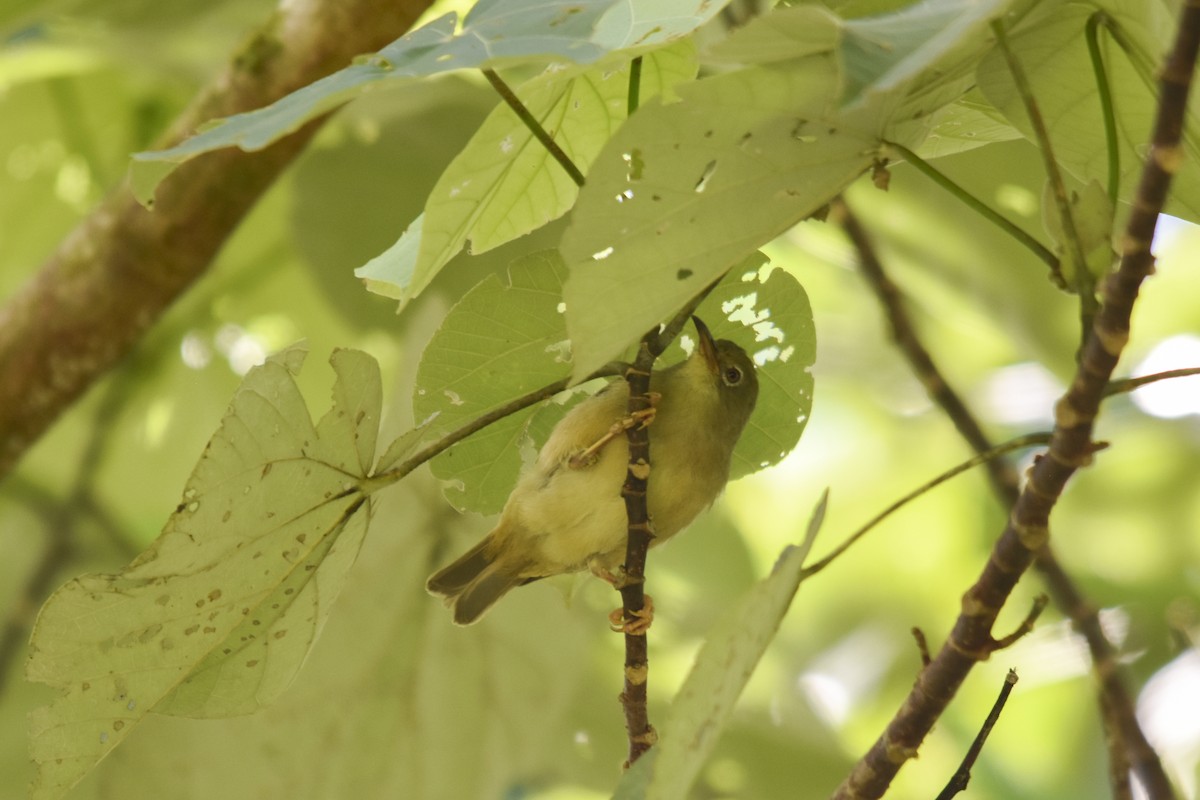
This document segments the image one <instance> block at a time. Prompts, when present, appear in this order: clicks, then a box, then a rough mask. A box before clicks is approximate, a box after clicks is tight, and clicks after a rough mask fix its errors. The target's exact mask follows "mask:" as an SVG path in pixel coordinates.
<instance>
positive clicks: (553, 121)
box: [355, 41, 697, 305]
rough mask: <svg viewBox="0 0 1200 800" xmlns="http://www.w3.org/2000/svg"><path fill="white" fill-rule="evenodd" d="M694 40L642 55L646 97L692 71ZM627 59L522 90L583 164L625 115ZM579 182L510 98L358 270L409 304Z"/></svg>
mask: <svg viewBox="0 0 1200 800" xmlns="http://www.w3.org/2000/svg"><path fill="white" fill-rule="evenodd" d="M696 69H697V62H696V56H695V48H694V47H693V45H692V43H691V42H689V41H684V42H680V43H678V44H675V45H672V46H670V47H666V48H663V49H661V50H656V51H654V52H652V53H649V54H647V55H646V56H645V57H644V61H643V64H642V79H641V91H642V96H643V97H646V98H649V97H656V96H659V95H663V94H668V93H669V92H670V90H671V87H673V86H675V85H676V84H678V83H680V82H682V81H685V80H689V79H691V78H693V77H695V75H696ZM628 93H629V64H628V63H625V64H621V65H620V66H616V67H607V66H606V67H597V68H594V69H589V70H585V71H582V72H575V71H566V72H564V71H560V70H548V71H546V72H545V73H543V74H542V75H539V76H538V77H536V78H533V79H532V80H530V81H528V82H527V83H525V84H524V85H523V86H521V87H520V88H519V89H517V95H518V97H520V98H521V102H522V103H523V104H524V105H525V107H526V108H527V109H528V110H529V112H530V113H531V114H532V115H533V116H534V118H536V119H537V120H538V121H539V122H540V123H541V125H542V127H543V128H544V129H545V130H547V131H549V132H550V133H551V134H552V135H553V137H554V141H555V142H556V143H557V144H558V146H559V147H561V148H562V150H563V152H564V153H566V155H567V157H568V158H570V159H571V162H572V163H573V164H574V165H575V166H576V167H578V168H579V169H580V170H581V171H583V172H586V171H587V169H588V167H589V166H590V165H591V163H592V161H593V160H594V159H595V157H596V154H597V153H599V152H600V148H601V147H603V146H604V143H605V142H606V141H608V138H609V137H610V136H611V135H612V134H613V132H614V131H615V130H616V129H617V128H618V127H620V125H621V123H623V122H624V121H625V116H626V112H627V108H628ZM578 191H579V188H578V187H577V186H576V185H575V182H574V181H573V180H572V179H571V177H570V176H569V175H568V174H567V172H566V170H564V169H563V167H562V166H561V165H560V164H559V163H558V162H557V161H556V160H555V159H554V158H553V157H551V155H550V154H549V153H548V152H547V151H546V148H545V147H543V146H542V144H541V143H540V142H538V141H537V139H535V138H534V137H533V134H532V133H530V131H529V129H528V128H527V127H526V126H525V125H524V124H523V123H522V122H521V121H520V119H518V118H517V115H516V114H515V113H513V111H512V109H510V108H509V107H508V105H507V104H504V103H501V104H500V105H499V106H497V107H496V109H495V110H494V111H493V112H492V113H491V114H490V115H489V116H488V118H487V119H486V120H485V121H484V123H483V125H482V126H481V127H480V128H479V130H478V131H477V132H476V134H475V135H474V136H473V137H472V138H471V141H470V142H468V143H467V146H466V147H465V148H463V151H462V152H461V153H460V154H459V155H458V156H457V157H456V158H455V159H454V161H452V162H451V163H450V166H449V167H447V168H446V171H445V172H444V173H443V174H442V177H441V178H440V179H439V180H438V182H437V185H436V186H434V188H433V190H432V191H431V192H430V193H429V199H428V200H427V201H426V203H425V212H424V214H422V216H421V217H420V218H419V220H418V221H414V222H413V224H412V225H410V226H409V228H408V230H407V231H405V232H404V235H403V236H401V237H400V239H399V240H398V241H397V242H396V243H395V244H394V245H392V247H390V248H388V250H387V251H385V252H384V253H382V254H381V255H379V256H378V257H376V258H374V259H372V260H371V261H370V262H368V263H367V264H366V265H364V266H363V267H361V268H359V269H358V270H356V271H355V274H356V275H358V276H359V277H360V278H364V279H367V281H368V287H369V288H370V289H371V290H372V291H374V292H376V293H379V294H383V295H385V296H387V297H394V298H397V299H399V300H400V301H401V304H402V305H403V303H405V302H407V301H408V300H409V299H411V298H412V297H414V296H416V295H417V294H418V293H420V292H421V290H422V289H424V288H425V287H426V286H428V285H429V282H430V281H431V280H433V277H434V276H435V275H436V274H437V272H438V270H440V269H441V268H442V267H443V266H445V265H446V263H447V262H448V261H449V260H450V259H451V258H453V257H454V256H455V255H457V254H458V252H459V251H460V250H462V249H463V246H464V245H465V246H466V247H467V248H468V250H469V251H470V252H472V253H483V252H486V251H488V250H491V249H492V248H495V247H498V246H500V245H502V244H505V243H506V242H510V241H512V240H513V239H516V238H518V237H520V236H524V235H525V234H527V233H529V232H530V231H533V230H536V229H537V228H540V227H541V226H543V225H545V224H546V223H547V222H550V221H551V220H554V219H557V218H558V217H560V216H562V215H563V214H565V213H566V212H567V211H568V210H570V208H571V206H572V205H574V204H575V197H576V195H577V194H578Z"/></svg>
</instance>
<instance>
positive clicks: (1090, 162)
mask: <svg viewBox="0 0 1200 800" xmlns="http://www.w3.org/2000/svg"><path fill="white" fill-rule="evenodd" d="M1173 9H1174V4H1173V3H1168V2H1164V0H1136V2H1135V0H1103V2H1089V3H1043V4H1040V5H1039V6H1038V7H1037V8H1036V10H1035V11H1034V12H1032V13H1030V14H1029V15H1028V16H1027V17H1026V18H1025V19H1024V20H1022V22H1021V24H1020V25H1019V26H1015V27H1014V28H1013V29H1012V30H1011V32H1010V34H1009V42H1010V45H1011V46H1012V49H1013V51H1014V52H1015V53H1016V56H1017V58H1018V60H1019V61H1020V62H1021V65H1022V66H1023V67H1024V69H1025V72H1026V74H1027V75H1028V77H1029V80H1030V83H1031V85H1032V91H1033V96H1034V99H1035V100H1036V101H1037V104H1038V107H1039V109H1040V110H1041V113H1042V116H1043V118H1044V120H1045V122H1046V126H1047V128H1048V130H1049V135H1050V141H1051V144H1052V146H1053V149H1054V157H1055V158H1056V159H1057V160H1058V162H1059V164H1060V165H1061V166H1062V167H1063V168H1064V169H1066V170H1067V171H1068V172H1070V173H1071V174H1072V175H1073V176H1074V177H1075V178H1076V179H1077V180H1079V181H1080V182H1081V183H1085V184H1086V183H1088V182H1089V181H1091V180H1092V179H1098V180H1101V181H1104V180H1106V176H1107V174H1108V147H1107V144H1106V142H1105V136H1104V125H1103V116H1102V112H1101V107H1100V96H1099V91H1098V89H1097V88H1096V80H1095V77H1094V75H1093V71H1092V64H1091V60H1090V58H1089V56H1088V48H1087V43H1086V40H1085V37H1084V29H1085V27H1086V25H1087V20H1088V17H1089V16H1090V15H1091V14H1093V13H1095V12H1097V11H1103V12H1105V13H1106V14H1107V15H1108V16H1109V20H1110V22H1111V24H1112V25H1113V26H1114V27H1115V28H1116V30H1117V33H1116V35H1114V34H1113V33H1112V32H1110V31H1109V30H1108V29H1106V28H1105V26H1103V25H1102V26H1101V27H1100V31H1099V43H1100V50H1101V55H1102V59H1103V62H1104V67H1105V70H1106V73H1107V75H1108V80H1109V83H1110V85H1111V89H1112V94H1113V105H1114V108H1115V113H1116V126H1117V139H1118V143H1119V144H1118V152H1119V154H1120V164H1121V169H1120V190H1119V192H1118V197H1119V198H1120V199H1121V200H1123V201H1125V202H1129V201H1130V200H1131V199H1132V197H1133V195H1134V192H1135V191H1136V188H1137V182H1138V180H1139V176H1140V175H1141V170H1142V162H1143V157H1144V154H1145V146H1146V142H1147V140H1148V136H1149V133H1150V120H1151V119H1153V115H1154V111H1155V103H1156V100H1155V98H1156V96H1157V93H1158V88H1157V82H1156V80H1157V79H1156V74H1157V70H1158V69H1159V66H1160V63H1159V62H1160V60H1161V58H1162V54H1163V49H1164V47H1165V44H1164V43H1166V42H1169V41H1170V40H1171V37H1172V35H1173V34H1174V31H1175V15H1174V13H1173ZM978 77H979V87H980V88H981V89H982V90H983V93H984V94H985V95H986V96H987V98H988V100H990V101H991V102H992V103H993V105H994V106H995V107H996V108H997V109H998V110H999V111H1000V112H1001V113H1003V114H1004V116H1005V117H1006V118H1007V119H1008V121H1009V122H1011V123H1012V125H1013V126H1014V127H1016V128H1017V129H1018V130H1019V131H1020V132H1021V133H1022V134H1023V135H1024V136H1025V137H1026V138H1028V139H1029V140H1030V141H1034V142H1035V143H1036V139H1035V137H1034V135H1033V131H1032V128H1031V127H1030V125H1029V120H1028V118H1027V116H1026V114H1025V108H1024V103H1023V102H1022V100H1021V98H1020V96H1019V95H1018V94H1017V92H1016V87H1015V86H1014V84H1013V81H1012V75H1011V74H1010V72H1009V70H1008V65H1007V64H1006V63H1005V60H1004V57H1003V54H1001V53H998V52H993V53H991V54H990V55H988V57H987V58H986V59H984V61H983V63H982V64H980V67H979V72H978ZM1186 123H1187V124H1186V126H1185V131H1184V140H1183V147H1184V150H1185V152H1186V154H1187V158H1185V159H1184V160H1183V166H1182V168H1181V169H1180V171H1179V172H1178V173H1177V174H1176V175H1175V177H1174V179H1173V181H1172V184H1171V196H1170V197H1169V198H1168V200H1167V206H1166V211H1167V212H1168V213H1170V214H1174V215H1176V216H1180V217H1183V218H1185V219H1188V220H1189V221H1192V222H1200V140H1198V138H1197V136H1196V134H1195V131H1196V130H1197V125H1198V124H1200V109H1197V108H1196V107H1195V104H1192V105H1190V106H1189V108H1188V116H1187V120H1186Z"/></svg>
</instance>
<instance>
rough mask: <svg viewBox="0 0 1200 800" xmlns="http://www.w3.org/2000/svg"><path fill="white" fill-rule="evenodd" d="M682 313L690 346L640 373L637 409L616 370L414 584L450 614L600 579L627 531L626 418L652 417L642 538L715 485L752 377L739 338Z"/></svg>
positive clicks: (666, 531)
mask: <svg viewBox="0 0 1200 800" xmlns="http://www.w3.org/2000/svg"><path fill="white" fill-rule="evenodd" d="M692 321H693V323H694V324H695V327H696V333H697V342H696V346H695V347H694V348H693V350H692V353H691V355H690V356H689V357H688V358H687V359H685V360H684V361H681V362H679V363H678V364H675V365H672V366H670V367H666V368H664V369H661V370H655V371H653V372H652V373H651V377H650V392H651V397H652V404H653V405H652V410H651V411H650V412H649V413H647V414H645V415H642V416H640V417H638V418H631V417H630V415H629V413H628V403H629V385H628V383H627V382H626V381H624V380H615V381H613V382H611V383H610V384H609V385H608V386H607V387H606V388H605V389H603V390H601V391H600V392H598V393H597V394H595V395H593V396H591V397H589V398H588V399H586V400H584V401H583V402H581V403H579V404H578V405H577V406H575V407H574V408H573V409H571V410H570V411H569V412H568V413H567V414H566V415H565V416H564V417H563V418H562V420H560V421H559V423H558V424H557V425H556V426H555V427H554V429H553V431H551V433H550V436H549V438H548V439H547V440H546V443H545V444H544V445H543V446H542V448H541V450H540V451H539V452H538V456H537V459H536V460H535V461H534V463H533V464H532V465H531V466H530V467H529V468H528V469H527V470H526V471H525V472H524V473H523V475H522V476H521V477H520V478H519V479H518V481H517V485H516V487H515V488H514V489H513V491H512V493H511V494H510V495H509V497H508V500H507V502H506V503H505V505H504V509H503V511H501V513H500V519H499V521H498V522H497V524H496V527H495V528H494V529H492V531H491V532H490V533H488V534H487V535H486V536H485V537H484V538H483V540H482V541H480V542H479V543H478V544H476V545H475V546H474V547H472V548H471V549H470V550H468V551H467V552H466V553H464V554H463V555H462V556H460V557H459V558H457V559H456V560H455V561H453V562H452V563H451V564H449V565H448V566H445V567H443V568H442V569H440V570H438V571H437V572H435V573H434V574H433V575H432V576H430V577H429V579H428V581H427V582H426V584H425V586H426V589H427V590H428V591H429V592H430V593H431V594H433V595H435V596H440V597H442V598H443V600H444V602H445V604H446V605H447V606H448V607H450V608H451V609H453V618H454V622H455V623H456V624H458V625H470V624H472V623H474V622H476V621H477V620H478V619H479V618H480V617H481V616H482V615H483V614H484V612H486V611H487V610H488V609H489V608H491V607H492V606H493V605H494V604H495V603H496V601H498V600H499V599H500V598H501V597H503V596H504V595H505V594H507V593H508V592H509V591H510V590H511V589H514V588H516V587H517V586H522V585H524V584H527V583H531V582H533V581H536V580H538V579H540V578H547V577H551V576H554V575H562V574H567V573H574V572H581V571H583V570H590V571H591V572H593V573H594V574H596V575H598V576H600V577H603V578H606V579H608V580H610V582H611V579H612V576H613V574H614V571H616V570H619V569H620V567H621V566H622V564H623V562H624V559H625V547H626V537H627V534H628V517H627V512H626V509H625V503H624V500H623V499H622V497H621V486H622V481H623V480H624V476H625V473H626V470H627V469H628V465H629V444H628V441H627V439H626V437H625V436H624V435H618V434H623V431H624V430H626V429H628V428H630V427H632V426H634V425H642V424H649V423H651V422H652V423H653V424H652V425H651V426H650V429H649V433H650V465H651V472H650V477H649V480H648V483H647V494H646V505H647V509H648V511H649V513H650V520H651V524H652V526H653V532H654V534H653V535H654V538H653V539H652V540H651V544H652V545H657V544H659V543H661V542H664V541H666V540H667V539H669V538H671V537H672V536H674V535H675V534H676V533H678V532H679V531H680V530H682V529H683V528H685V527H686V526H687V525H688V524H689V523H690V522H691V521H692V520H693V519H695V518H696V516H697V515H699V514H700V512H702V511H704V510H705V509H706V508H708V507H709V506H711V505H712V503H713V501H715V500H716V498H717V496H718V495H720V493H721V492H722V490H723V489H724V488H725V484H726V483H727V482H728V480H729V470H730V464H731V461H732V457H733V449H734V446H735V445H736V444H737V441H738V438H739V437H740V436H741V434H742V431H743V429H744V428H745V427H746V423H747V421H748V420H749V419H750V415H751V413H752V412H753V410H754V406H755V403H756V402H757V400H758V376H757V373H756V371H755V366H754V361H753V360H752V359H751V358H750V356H749V355H747V354H746V351H745V350H743V349H742V347H741V346H740V345H738V344H736V343H735V342H732V341H729V340H727V339H719V340H714V339H713V337H712V334H711V333H710V332H709V329H708V327H707V326H706V325H705V324H704V323H703V322H702V321H701V320H700V319H699V318H698V317H695V316H693V317H692Z"/></svg>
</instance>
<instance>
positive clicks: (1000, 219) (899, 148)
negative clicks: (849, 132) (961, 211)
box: [884, 141, 1067, 289]
mask: <svg viewBox="0 0 1200 800" xmlns="http://www.w3.org/2000/svg"><path fill="white" fill-rule="evenodd" d="M884 144H885V145H887V147H889V148H891V149H892V150H895V151H896V152H897V153H899V154H900V155H901V156H903V157H904V160H905V161H907V162H908V163H910V164H912V165H913V166H914V167H916V168H917V170H918V171H920V172H921V173H922V174H924V175H925V177H927V178H929V179H930V180H931V181H933V182H934V183H936V184H937V185H938V186H941V187H942V188H943V189H945V190H946V191H947V192H949V193H950V194H952V195H954V196H955V197H957V198H958V199H959V200H961V201H962V202H963V203H964V204H965V205H966V206H967V207H968V208H970V209H971V210H972V211H974V212H976V213H977V214H979V215H980V216H982V217H983V218H984V219H986V220H987V221H988V222H991V223H992V224H993V225H995V226H996V227H998V228H999V229H1000V230H1002V231H1004V232H1005V233H1007V234H1008V235H1009V236H1011V237H1013V238H1014V239H1016V240H1017V241H1018V242H1019V243H1020V244H1022V245H1024V246H1025V247H1026V248H1027V249H1028V250H1029V251H1030V252H1031V253H1033V254H1034V255H1035V256H1037V257H1038V258H1040V259H1041V260H1042V261H1043V262H1045V264H1046V266H1048V267H1050V277H1051V278H1053V279H1054V282H1055V283H1056V284H1057V285H1058V286H1060V287H1061V288H1064V289H1065V288H1066V287H1067V281H1066V279H1065V278H1064V277H1063V275H1062V267H1061V265H1060V264H1059V260H1058V256H1056V255H1054V253H1053V252H1051V250H1050V248H1048V247H1046V246H1045V245H1044V244H1042V243H1041V242H1039V241H1038V240H1037V239H1035V238H1034V237H1033V236H1031V235H1030V234H1028V233H1026V232H1025V231H1023V230H1022V229H1021V228H1020V227H1019V226H1018V225H1016V224H1015V223H1013V222H1010V221H1009V220H1008V219H1007V218H1005V217H1004V216H1002V215H1001V214H1000V213H998V212H997V211H996V210H995V209H993V208H992V207H991V206H989V205H988V204H987V203H985V202H983V201H982V200H980V199H979V198H978V197H976V196H975V195H973V194H971V193H970V192H968V191H967V190H966V189H964V188H963V187H962V186H960V185H958V184H957V183H955V182H954V181H953V180H952V179H951V178H950V177H949V176H947V175H946V174H945V173H944V172H941V171H940V170H938V169H937V168H936V167H934V166H933V165H932V164H930V163H929V162H928V161H926V160H925V159H923V158H921V157H920V156H919V155H917V154H916V153H914V152H913V151H912V150H909V149H908V148H907V147H905V146H904V145H902V144H899V143H897V142H886V141H885V142H884Z"/></svg>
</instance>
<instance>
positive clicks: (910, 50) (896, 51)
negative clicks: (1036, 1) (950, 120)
mask: <svg viewBox="0 0 1200 800" xmlns="http://www.w3.org/2000/svg"><path fill="white" fill-rule="evenodd" d="M1013 2H1014V0H924V1H923V2H919V3H915V4H913V5H911V6H909V7H907V8H904V9H901V10H899V11H897V12H895V13H891V14H881V15H879V16H876V17H865V18H862V19H854V20H849V21H847V22H846V23H845V27H846V37H845V43H844V46H843V50H842V53H843V56H842V57H843V60H844V63H845V68H846V77H847V80H848V83H849V86H850V91H849V93H848V95H847V97H846V98H845V99H844V102H846V103H850V102H853V101H854V100H856V99H857V97H858V94H859V92H863V93H867V92H870V93H872V94H894V93H900V94H905V93H911V92H912V91H913V89H914V88H919V87H921V86H922V84H924V83H925V82H927V81H929V80H930V79H931V78H932V79H933V80H937V81H941V80H945V73H946V72H948V71H951V70H948V66H953V67H957V68H960V69H961V68H962V67H963V66H964V64H971V65H973V64H974V63H976V62H977V61H978V59H979V58H981V57H982V54H983V52H985V50H984V45H986V43H987V42H988V41H989V40H990V33H989V23H990V22H991V21H992V20H994V19H996V18H998V17H999V16H1001V15H1002V14H1004V13H1005V12H1006V11H1007V10H1008V9H1009V7H1010V6H1012V5H1013Z"/></svg>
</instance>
